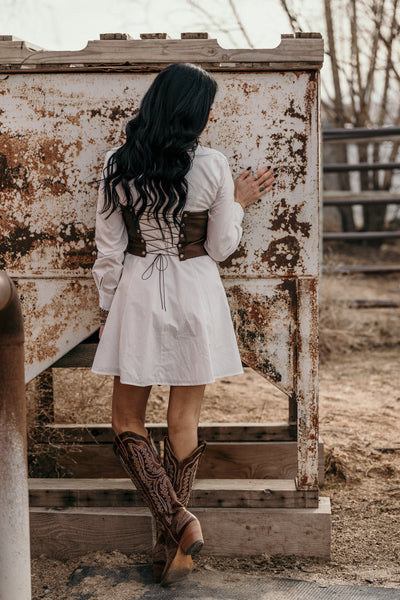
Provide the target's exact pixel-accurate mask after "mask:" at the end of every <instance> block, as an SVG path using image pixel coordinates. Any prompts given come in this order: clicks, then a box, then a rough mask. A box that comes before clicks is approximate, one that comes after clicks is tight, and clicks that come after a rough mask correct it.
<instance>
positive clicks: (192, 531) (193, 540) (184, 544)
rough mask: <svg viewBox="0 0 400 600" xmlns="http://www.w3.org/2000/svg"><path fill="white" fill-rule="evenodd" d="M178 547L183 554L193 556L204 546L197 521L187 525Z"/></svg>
mask: <svg viewBox="0 0 400 600" xmlns="http://www.w3.org/2000/svg"><path fill="white" fill-rule="evenodd" d="M179 545H180V547H181V548H182V551H183V552H184V554H191V555H192V556H193V555H194V554H197V553H198V552H200V550H201V549H202V547H203V545H204V540H203V534H202V531H201V526H200V523H199V521H198V520H197V519H196V520H194V521H191V522H190V523H189V525H187V527H186V528H185V531H184V532H183V534H182V537H181V539H180V540H179Z"/></svg>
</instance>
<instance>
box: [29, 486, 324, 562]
mask: <svg viewBox="0 0 400 600" xmlns="http://www.w3.org/2000/svg"><path fill="white" fill-rule="evenodd" d="M193 513H194V514H195V515H196V516H197V517H198V519H199V520H200V523H201V526H202V530H203V535H204V540H205V544H204V547H203V549H202V554H203V555H219V556H249V555H256V554H262V553H267V554H270V555H274V554H283V555H296V556H315V557H320V558H325V559H329V557H330V538H331V510H330V501H329V498H320V500H319V505H318V507H317V508H293V509H287V508H265V509H262V508H251V509H248V508H236V509H230V508H201V507H197V508H195V509H193ZM150 520H151V517H150V512H149V510H148V509H147V508H140V507H137V508H125V507H123V508H102V509H101V508H66V509H56V510H54V509H49V508H40V507H37V508H31V509H30V525H31V554H32V556H34V557H36V556H40V554H44V555H45V556H48V557H51V558H56V559H61V560H63V559H69V558H74V557H77V556H80V555H82V554H85V553H87V552H91V551H94V550H96V551H106V552H108V551H111V550H118V551H120V552H124V553H126V554H130V553H133V552H145V553H150V552H151V524H150ZM153 527H154V523H153Z"/></svg>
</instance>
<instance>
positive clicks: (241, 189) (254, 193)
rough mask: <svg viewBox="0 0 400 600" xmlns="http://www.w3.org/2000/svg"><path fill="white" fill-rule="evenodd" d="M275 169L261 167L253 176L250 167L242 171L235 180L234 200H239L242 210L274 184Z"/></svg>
mask: <svg viewBox="0 0 400 600" xmlns="http://www.w3.org/2000/svg"><path fill="white" fill-rule="evenodd" d="M276 170H277V169H276V167H275V169H274V168H272V167H263V168H262V169H261V170H260V171H258V172H257V173H256V174H255V176H254V175H253V173H252V171H251V170H250V169H246V171H243V173H242V174H241V175H239V177H238V178H237V179H236V181H235V202H239V204H240V206H241V207H242V208H243V210H244V209H245V208H246V207H247V206H250V205H251V204H254V202H257V200H259V199H260V198H261V197H262V196H264V194H266V193H267V192H269V191H270V190H272V188H273V186H274V185H275V178H276V176H277V173H276Z"/></svg>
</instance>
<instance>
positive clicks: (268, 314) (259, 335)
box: [227, 281, 296, 383]
mask: <svg viewBox="0 0 400 600" xmlns="http://www.w3.org/2000/svg"><path fill="white" fill-rule="evenodd" d="M295 290H296V284H295V282H293V281H292V282H289V281H287V282H282V284H280V285H278V286H277V287H276V290H274V293H273V295H272V296H270V297H268V296H265V295H262V294H257V293H252V292H250V291H247V290H245V289H243V287H241V286H239V285H233V286H230V287H229V288H228V289H227V295H228V298H229V300H230V306H231V309H232V318H233V322H234V325H235V329H236V333H237V337H238V343H239V348H240V352H241V356H242V360H243V361H244V362H245V363H246V364H247V365H248V366H250V367H252V368H253V369H254V370H255V371H257V372H259V373H260V374H261V375H263V376H264V377H267V378H268V379H270V380H271V381H272V382H273V383H279V382H282V373H281V371H280V369H279V367H278V365H277V364H275V363H274V362H272V361H271V358H270V356H269V355H268V352H269V347H270V336H273V335H275V333H274V332H273V331H272V330H271V327H272V325H271V323H273V322H276V319H277V318H278V319H280V318H281V311H282V310H284V313H285V315H286V314H288V315H289V323H286V325H287V326H288V327H289V333H290V331H292V332H293V333H294V331H293V330H294V324H295V320H294V317H293V313H295V308H292V303H293V301H294V302H295ZM282 303H283V304H282ZM283 306H285V309H283ZM292 337H293V336H292V335H289V343H291V341H290V340H292ZM289 356H290V352H289V355H288V360H289V361H290V359H289ZM280 367H281V369H283V370H287V368H288V365H280Z"/></svg>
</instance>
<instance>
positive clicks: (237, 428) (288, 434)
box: [35, 422, 296, 444]
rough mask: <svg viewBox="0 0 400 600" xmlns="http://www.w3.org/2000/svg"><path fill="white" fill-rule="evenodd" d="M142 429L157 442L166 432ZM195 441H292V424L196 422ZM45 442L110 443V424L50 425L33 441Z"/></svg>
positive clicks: (157, 425)
mask: <svg viewBox="0 0 400 600" xmlns="http://www.w3.org/2000/svg"><path fill="white" fill-rule="evenodd" d="M146 428H147V429H148V431H150V432H151V435H152V437H153V439H154V441H156V442H161V441H163V439H164V435H166V434H167V432H168V427H167V425H166V424H160V423H146ZM198 438H199V440H207V441H208V442H253V441H254V442H256V441H259V442H270V441H276V442H277V441H282V442H285V441H286V442H288V441H295V440H296V423H286V422H283V423H217V422H216V423H200V425H199V428H198ZM35 439H36V440H37V441H38V442H42V443H46V442H49V440H51V442H52V443H57V444H64V443H65V444H71V443H74V444H75V443H79V444H93V443H98V444H111V443H112V442H113V439H114V432H113V430H112V429H111V425H107V424H104V423H99V424H96V423H89V424H82V425H81V424H75V423H72V424H69V423H68V424H58V423H53V424H51V425H49V426H48V427H46V429H45V430H44V431H43V432H42V431H40V432H38V436H37V437H36V438H35Z"/></svg>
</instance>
